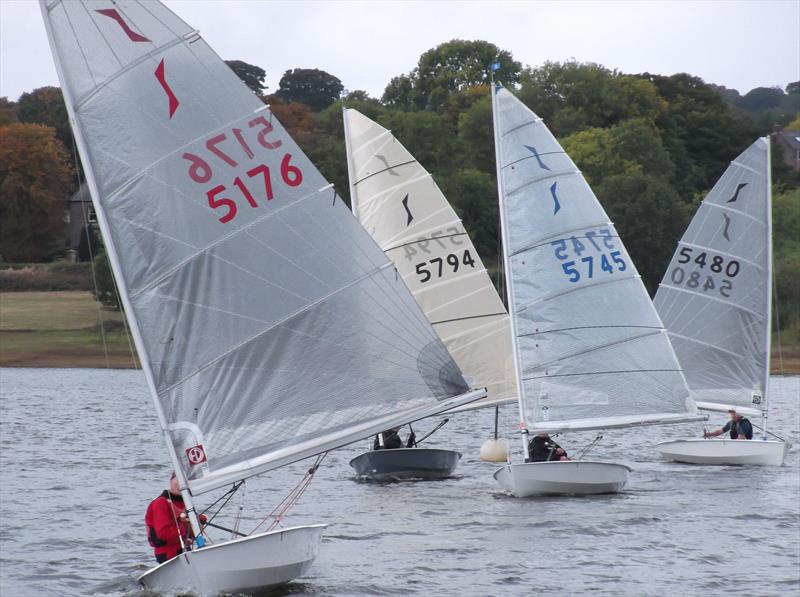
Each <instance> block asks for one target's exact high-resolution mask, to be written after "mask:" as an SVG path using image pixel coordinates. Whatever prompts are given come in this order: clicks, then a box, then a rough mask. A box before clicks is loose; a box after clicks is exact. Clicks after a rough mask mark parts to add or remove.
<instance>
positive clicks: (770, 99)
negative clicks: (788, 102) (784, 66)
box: [738, 87, 784, 112]
mask: <svg viewBox="0 0 800 597" xmlns="http://www.w3.org/2000/svg"><path fill="white" fill-rule="evenodd" d="M783 96H784V93H783V90H782V89H781V88H780V87H756V88H755V89H751V90H750V91H748V92H747V93H745V94H744V95H743V96H742V99H741V100H739V103H738V105H739V107H740V108H743V109H744V110H747V111H748V112H757V111H759V110H767V109H769V108H777V107H778V106H780V105H781V100H783Z"/></svg>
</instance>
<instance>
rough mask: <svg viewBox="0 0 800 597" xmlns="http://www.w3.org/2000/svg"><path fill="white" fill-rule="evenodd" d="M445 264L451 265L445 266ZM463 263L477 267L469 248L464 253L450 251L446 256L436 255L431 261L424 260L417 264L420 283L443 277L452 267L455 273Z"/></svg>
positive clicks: (416, 269)
mask: <svg viewBox="0 0 800 597" xmlns="http://www.w3.org/2000/svg"><path fill="white" fill-rule="evenodd" d="M445 264H447V266H449V267H445ZM461 265H468V266H469V267H472V268H474V267H475V260H474V259H473V258H472V255H470V254H469V250H465V251H464V254H463V255H459V254H458V253H450V254H449V255H447V256H445V257H434V258H433V259H431V260H430V261H423V262H422V263H418V264H417V266H416V268H415V271H416V272H417V275H418V276H419V277H420V278H419V283H420V284H424V283H425V282H428V281H429V280H431V279H432V278H434V277H436V278H441V277H442V276H443V275H444V273H445V272H447V271H448V270H450V269H452V270H453V273H456V272H457V271H458V268H459V266H461Z"/></svg>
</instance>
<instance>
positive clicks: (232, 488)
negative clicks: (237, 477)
mask: <svg viewBox="0 0 800 597" xmlns="http://www.w3.org/2000/svg"><path fill="white" fill-rule="evenodd" d="M242 484H244V480H242V481H238V482H236V483H234V484H233V487H231V488H230V489H229V490H228V491H226V492H225V493H223V494H222V495H221V496H220V497H218V498H217V499H216V500H214V501H213V502H212V503H211V505H209V506H206V507H205V508H204V509H203V511H202V512H201V513H200V514H205V513H206V512H208V511H209V510H211V508H213V507H214V506H216V505H217V504H218V503H219V502H220V501H221V500H223V499H225V497H226V496H228V495H229V494H230V495H233V494H234V493H236V492H237V491H238V490H239V487H241V486H242ZM226 503H227V500H226Z"/></svg>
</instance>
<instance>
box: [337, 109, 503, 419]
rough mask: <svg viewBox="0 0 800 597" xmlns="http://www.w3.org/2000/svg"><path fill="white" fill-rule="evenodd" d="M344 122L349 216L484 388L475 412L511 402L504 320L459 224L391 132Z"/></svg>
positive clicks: (359, 118) (348, 117)
mask: <svg viewBox="0 0 800 597" xmlns="http://www.w3.org/2000/svg"><path fill="white" fill-rule="evenodd" d="M343 119H344V130H345V142H346V147H347V157H348V159H347V167H348V174H349V177H350V181H351V185H350V199H351V204H352V208H353V213H354V214H356V215H357V217H358V218H359V220H360V221H361V223H362V224H363V225H364V227H365V228H366V229H367V230H368V231H369V233H370V234H371V235H372V236H373V238H374V239H375V240H376V241H377V242H378V244H379V245H380V246H381V248H382V249H383V250H384V252H385V253H386V254H387V255H388V256H389V257H390V258H391V259H392V261H393V262H394V264H395V267H396V268H397V271H398V273H399V275H400V277H401V278H402V279H403V280H404V281H405V283H406V284H408V286H409V288H410V289H411V291H412V292H413V293H414V297H415V298H416V300H417V302H418V303H419V304H420V306H421V307H422V309H423V311H424V312H425V314H426V316H427V317H428V319H429V321H431V322H432V325H434V329H435V330H436V331H437V333H438V334H439V336H440V337H441V339H442V341H443V342H444V344H445V345H446V346H447V348H448V350H449V351H450V353H451V354H452V355H453V358H454V359H455V361H456V362H457V363H458V364H459V366H460V368H461V370H462V371H463V372H464V374H465V375H466V376H468V377H469V378H470V379H472V380H474V381H475V383H476V384H478V385H480V386H486V387H487V391H488V394H487V398H486V400H485V401H479V402H477V403H476V405H475V407H480V406H483V405H484V404H489V403H491V404H496V403H498V402H511V401H513V399H514V394H515V388H514V381H513V373H512V372H511V370H510V368H511V362H510V358H509V357H510V354H511V334H510V331H509V327H508V326H509V324H508V315H507V313H505V310H504V307H503V303H502V301H501V300H500V297H499V296H498V294H497V291H496V290H495V289H494V286H493V285H492V283H491V279H490V278H489V276H488V272H487V271H486V268H485V267H484V266H483V263H482V262H481V260H480V257H479V256H478V255H477V253H476V251H475V247H474V245H473V244H472V241H471V240H470V238H469V235H468V234H467V231H466V229H465V227H464V224H463V222H462V221H461V219H460V218H459V217H458V216H457V214H456V213H455V211H454V210H453V208H452V207H451V206H450V205H449V203H448V202H447V200H446V198H445V197H444V195H443V194H442V192H441V190H439V188H438V186H437V185H436V182H435V181H434V179H433V176H432V175H431V174H430V173H429V172H428V171H427V170H425V168H423V167H422V166H421V165H420V164H419V162H418V161H417V160H416V159H414V157H413V156H412V155H411V154H410V153H409V152H408V151H407V150H406V149H405V148H404V147H403V146H402V145H401V144H400V142H399V141H398V140H397V139H396V138H395V137H394V136H393V135H392V133H391V131H388V130H387V129H385V128H383V127H382V126H380V125H379V124H377V123H375V122H373V121H372V120H370V119H368V118H367V117H366V116H364V115H362V114H360V113H359V112H357V111H356V110H352V109H345V110H343ZM468 408H469V407H468Z"/></svg>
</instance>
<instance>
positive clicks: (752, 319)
mask: <svg viewBox="0 0 800 597" xmlns="http://www.w3.org/2000/svg"><path fill="white" fill-rule="evenodd" d="M655 305H656V308H657V309H658V313H659V315H661V319H662V320H663V321H664V325H666V326H667V329H668V330H669V336H670V340H671V341H672V346H673V347H674V348H675V353H676V354H677V356H678V361H679V362H680V363H681V366H682V367H683V371H684V375H685V376H686V382H687V384H688V385H689V390H690V391H691V392H692V395H693V397H694V399H695V402H696V403H697V406H698V407H699V408H700V409H705V410H710V411H719V412H726V411H727V410H728V409H731V408H733V409H735V410H736V411H737V412H738V413H739V414H743V415H750V416H758V415H760V416H761V420H762V429H763V433H762V436H761V438H760V439H758V440H755V439H754V440H751V441H745V440H730V439H699V438H698V439H681V440H673V441H668V442H662V443H660V444H658V445H657V446H656V449H657V450H658V451H659V452H661V454H663V455H664V456H665V457H667V458H669V459H671V460H676V461H679V462H691V463H696V464H761V465H777V466H780V465H782V464H783V460H784V458H785V456H786V452H787V450H788V448H789V444H788V443H787V442H785V441H782V440H772V439H769V438H768V437H767V414H768V407H767V401H768V396H769V369H770V367H769V365H770V326H771V319H772V185H771V181H770V140H769V137H764V138H762V139H758V140H757V141H756V142H755V143H753V144H752V145H751V146H750V147H748V148H747V149H746V150H745V151H744V152H743V153H742V154H741V155H739V156H738V157H737V158H736V159H735V160H733V162H731V164H730V166H728V169H727V170H726V171H725V173H724V174H723V175H722V178H720V179H719V181H717V184H716V185H714V188H712V189H711V192H710V193H709V194H708V196H707V197H706V198H705V200H704V201H703V202H702V203H701V204H700V207H699V208H698V210H697V214H695V216H694V218H693V219H692V221H691V223H690V224H689V228H688V229H687V230H686V233H685V234H684V235H683V238H682V239H681V241H680V242H679V243H678V249H677V250H676V251H675V255H673V257H672V261H671V262H670V264H669V268H668V269H667V272H666V274H665V275H664V279H663V280H662V282H661V285H660V286H659V288H658V292H657V293H656V298H655Z"/></svg>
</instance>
